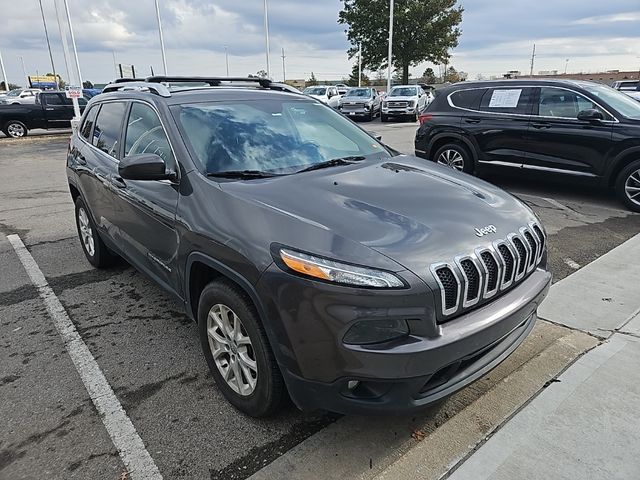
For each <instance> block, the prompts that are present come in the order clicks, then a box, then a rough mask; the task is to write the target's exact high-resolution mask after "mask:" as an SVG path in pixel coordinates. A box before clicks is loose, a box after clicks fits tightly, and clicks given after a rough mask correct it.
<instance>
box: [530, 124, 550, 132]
mask: <svg viewBox="0 0 640 480" xmlns="http://www.w3.org/2000/svg"><path fill="white" fill-rule="evenodd" d="M531 126H532V127H533V128H537V129H538V130H541V129H544V128H551V125H550V124H548V123H532V124H531Z"/></svg>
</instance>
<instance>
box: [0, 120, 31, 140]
mask: <svg viewBox="0 0 640 480" xmlns="http://www.w3.org/2000/svg"><path fill="white" fill-rule="evenodd" d="M2 131H3V132H4V134H5V135H6V136H7V137H11V138H22V137H26V136H27V133H29V130H28V129H27V126H26V125H25V124H24V123H22V122H21V121H20V120H9V121H8V122H7V123H5V124H4V128H3V129H2Z"/></svg>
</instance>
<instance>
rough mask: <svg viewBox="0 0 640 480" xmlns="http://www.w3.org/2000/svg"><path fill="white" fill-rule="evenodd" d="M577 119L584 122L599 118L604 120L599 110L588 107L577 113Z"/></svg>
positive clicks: (598, 119)
mask: <svg viewBox="0 0 640 480" xmlns="http://www.w3.org/2000/svg"><path fill="white" fill-rule="evenodd" d="M578 120H582V121H584V122H598V121H600V120H604V115H602V112H601V111H599V110H596V109H595V108H589V109H587V110H582V111H580V112H579V113H578Z"/></svg>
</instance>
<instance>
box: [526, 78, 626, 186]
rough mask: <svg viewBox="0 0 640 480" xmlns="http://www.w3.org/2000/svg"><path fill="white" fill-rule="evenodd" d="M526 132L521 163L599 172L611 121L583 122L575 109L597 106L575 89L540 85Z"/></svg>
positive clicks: (609, 144)
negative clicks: (525, 151)
mask: <svg viewBox="0 0 640 480" xmlns="http://www.w3.org/2000/svg"><path fill="white" fill-rule="evenodd" d="M536 103H537V105H536V109H535V111H534V116H533V117H532V121H531V125H530V127H529V132H528V133H527V159H526V161H525V166H528V167H533V168H550V169H557V170H565V171H568V172H574V173H576V174H582V175H589V176H591V175H601V174H602V173H603V172H604V170H605V168H606V159H607V158H608V156H609V151H610V150H611V148H612V134H613V122H611V121H604V122H595V123H592V122H587V121H581V120H578V119H577V116H578V112H580V111H582V110H586V109H596V110H600V111H601V112H602V113H603V115H604V116H605V118H607V117H608V118H609V119H610V118H611V117H609V115H608V114H607V113H606V112H605V111H603V110H602V109H600V108H599V107H598V105H596V104H594V103H593V102H592V101H591V100H589V99H587V98H586V97H584V96H582V95H580V94H579V93H577V92H573V91H571V90H567V89H564V88H557V87H542V88H540V89H539V95H537V102H536Z"/></svg>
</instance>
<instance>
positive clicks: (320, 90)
mask: <svg viewBox="0 0 640 480" xmlns="http://www.w3.org/2000/svg"><path fill="white" fill-rule="evenodd" d="M304 93H306V94H307V95H326V94H327V89H326V88H325V87H309V88H305V89H304Z"/></svg>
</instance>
